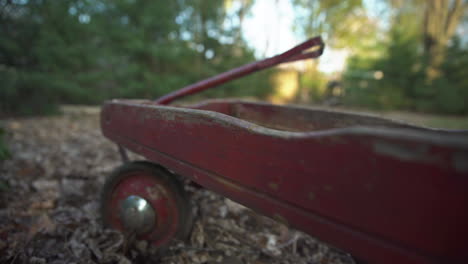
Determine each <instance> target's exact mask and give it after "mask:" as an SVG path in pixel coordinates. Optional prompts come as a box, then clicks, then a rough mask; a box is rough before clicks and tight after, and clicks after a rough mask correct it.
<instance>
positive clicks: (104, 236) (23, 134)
mask: <svg viewBox="0 0 468 264" xmlns="http://www.w3.org/2000/svg"><path fill="white" fill-rule="evenodd" d="M98 111H99V110H98V108H93V107H91V108H73V107H72V108H71V109H65V113H64V114H62V115H60V116H52V117H37V118H26V119H25V118H23V119H8V120H2V121H0V122H1V123H0V125H1V126H2V127H4V128H5V129H6V130H7V133H8V134H7V137H6V144H7V147H8V149H9V150H10V152H11V158H9V159H8V160H6V161H2V162H0V263H12V264H13V263H41V264H42V263H51V264H52V263H54V264H59V263H120V264H124V263H207V264H211V263H227V264H241V263H255V264H263V263H304V264H306V263H307V264H315V263H320V264H326V263H336V264H338V263H354V261H353V260H352V258H351V257H350V256H349V255H348V254H345V253H342V252H340V251H338V250H336V249H333V248H331V247H329V246H327V245H326V244H323V243H320V242H319V241H317V240H316V239H314V238H312V237H310V236H308V235H306V234H303V233H301V232H298V231H295V230H291V229H288V228H287V227H286V226H284V225H282V224H279V223H277V222H275V221H273V220H270V219H269V218H266V217H263V216H260V215H258V214H256V213H255V212H253V211H252V210H250V209H247V208H245V207H243V206H241V205H239V204H237V203H234V202H232V201H230V200H228V199H226V198H224V197H222V196H220V195H217V194H215V193H213V192H211V191H208V190H204V189H195V188H192V189H190V188H187V189H188V191H189V192H190V195H191V201H192V203H193V206H195V210H194V211H195V212H197V213H196V214H197V216H196V220H195V221H194V226H193V230H192V233H191V236H190V238H189V240H188V241H186V242H179V243H174V244H173V245H172V246H171V247H170V249H169V250H167V251H164V252H160V251H158V250H155V249H154V248H152V247H151V246H150V245H148V243H147V242H145V241H138V242H136V243H133V244H131V245H129V244H128V243H127V242H126V240H125V238H124V237H123V236H122V234H121V233H119V232H116V231H113V230H108V229H104V228H103V227H102V226H101V224H100V215H99V212H98V210H99V209H98V208H99V202H98V201H99V193H100V189H101V187H102V185H103V183H104V181H105V179H106V176H107V175H109V173H110V172H111V171H112V170H113V169H115V168H116V167H118V166H119V165H120V163H121V162H120V158H119V156H118V153H117V151H116V147H115V145H114V144H113V143H111V142H110V141H108V140H107V139H105V138H104V137H103V136H102V135H101V132H100V129H99V115H98ZM134 158H137V159H138V157H134Z"/></svg>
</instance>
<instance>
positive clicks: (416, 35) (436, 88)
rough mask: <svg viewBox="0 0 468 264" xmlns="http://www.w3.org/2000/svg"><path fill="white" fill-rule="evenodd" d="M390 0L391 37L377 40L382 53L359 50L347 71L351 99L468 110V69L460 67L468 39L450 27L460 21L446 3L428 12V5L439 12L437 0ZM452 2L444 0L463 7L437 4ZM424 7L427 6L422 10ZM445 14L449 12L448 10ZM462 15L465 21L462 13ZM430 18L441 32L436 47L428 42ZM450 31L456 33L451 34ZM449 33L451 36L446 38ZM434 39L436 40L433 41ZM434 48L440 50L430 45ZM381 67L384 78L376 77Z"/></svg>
mask: <svg viewBox="0 0 468 264" xmlns="http://www.w3.org/2000/svg"><path fill="white" fill-rule="evenodd" d="M385 2H386V3H388V4H389V5H388V8H390V11H389V13H391V16H390V17H389V22H390V23H389V24H390V26H389V27H388V30H387V38H385V39H382V41H380V43H379V44H378V45H377V46H376V48H379V49H382V51H383V52H382V53H381V55H380V56H379V57H373V58H370V57H366V56H362V55H360V56H353V57H351V58H350V60H349V62H348V67H347V71H346V73H345V82H346V84H347V85H346V88H347V95H346V102H347V103H350V104H355V105H363V106H368V107H373V108H384V109H395V108H406V109H410V110H416V111H425V112H438V113H449V114H463V113H467V112H468V105H467V103H465V102H468V93H467V92H465V91H466V90H467V89H468V85H467V84H468V83H467V82H466V79H467V78H466V75H463V74H461V73H460V70H461V69H462V68H463V67H466V65H465V63H466V59H467V55H468V53H467V50H466V45H465V46H463V45H462V44H461V41H460V40H459V38H458V37H457V36H456V35H455V32H452V33H450V32H449V31H448V30H447V29H448V28H447V27H452V26H453V24H451V23H454V21H455V20H453V21H452V20H451V21H452V22H448V21H449V20H450V19H449V18H448V17H444V15H443V14H444V12H447V9H445V8H444V7H442V8H441V9H440V10H438V11H437V12H438V14H437V16H436V15H434V14H432V15H429V13H430V12H429V13H428V9H431V12H435V13H437V12H436V11H435V10H432V8H434V7H431V6H430V5H434V3H433V2H429V1H401V0H400V1H397V0H390V1H385ZM448 3H450V4H453V5H454V6H452V7H450V8H448V6H449V5H447V6H445V7H446V8H448V10H452V11H453V12H455V11H454V10H458V8H459V7H455V6H456V5H458V4H457V2H456V1H446V2H444V3H441V2H440V3H439V2H438V3H436V4H437V5H442V4H443V5H445V4H448ZM421 9H424V10H426V12H420V11H421ZM449 13H450V12H449ZM446 15H447V16H450V15H448V14H447V13H446ZM462 18H463V16H462ZM428 20H429V21H428ZM458 21H461V18H460V19H458ZM428 24H431V25H432V26H431V27H432V28H433V29H431V30H435V31H434V32H437V34H438V35H439V36H438V37H437V38H438V39H437V40H431V41H429V42H430V43H432V44H430V45H436V46H437V48H435V46H432V47H431V48H429V47H428V43H427V41H428V34H429V35H431V34H433V33H428V30H429V29H428ZM435 24H437V26H435ZM448 24H451V25H452V26H448ZM440 25H443V26H440ZM439 26H440V27H439ZM455 27H456V25H455ZM436 28H438V29H436ZM441 31H445V32H441ZM450 31H451V30H450ZM449 33H450V34H451V36H454V37H451V36H449V35H450V34H449ZM444 38H449V39H445V40H443V39H444ZM434 41H435V42H437V44H434V43H433V42H434ZM432 48H435V49H437V50H438V51H437V52H435V51H430V50H431V49H432ZM434 52H435V53H434ZM436 53H437V54H436ZM455 54H457V55H455ZM455 56H457V57H455ZM435 62H437V63H435ZM459 67H462V68H459ZM358 72H362V73H368V74H367V76H365V74H364V75H363V74H361V76H359V75H356V74H355V73H358ZM376 72H382V78H375V76H376V75H374V74H375V73H376Z"/></svg>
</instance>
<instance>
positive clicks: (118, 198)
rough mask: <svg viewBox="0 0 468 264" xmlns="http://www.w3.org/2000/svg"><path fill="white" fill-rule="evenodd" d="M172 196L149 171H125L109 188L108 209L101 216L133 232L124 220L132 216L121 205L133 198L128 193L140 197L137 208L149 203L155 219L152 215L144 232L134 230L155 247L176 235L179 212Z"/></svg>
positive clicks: (163, 182) (162, 183)
mask: <svg viewBox="0 0 468 264" xmlns="http://www.w3.org/2000/svg"><path fill="white" fill-rule="evenodd" d="M175 195H176V194H175V193H173V191H172V189H171V188H170V187H169V186H168V184H167V182H165V181H163V180H161V179H158V178H157V177H155V176H154V175H152V174H151V173H148V172H145V171H135V172H131V173H128V174H126V175H125V177H123V179H122V180H120V181H119V182H118V183H117V184H116V185H115V187H114V188H113V190H111V195H110V197H109V200H108V201H107V205H108V210H106V211H107V213H106V215H105V216H104V217H105V218H106V220H107V223H108V224H109V225H110V226H111V227H113V228H115V229H118V230H121V231H123V232H128V231H132V230H128V224H127V223H126V222H125V221H126V220H125V219H131V218H133V216H132V215H126V214H129V212H131V211H129V210H125V208H124V204H125V202H126V200H127V201H128V198H129V197H130V199H131V198H133V197H131V196H136V197H137V199H140V207H141V206H142V205H143V206H144V205H146V206H147V205H148V204H149V206H150V207H148V210H154V214H153V215H154V218H153V217H152V218H151V219H154V223H150V227H149V228H147V227H148V226H146V228H144V230H145V231H144V232H137V237H138V239H142V240H149V241H151V242H152V243H153V245H155V246H161V245H163V244H166V243H167V242H168V241H169V240H170V239H172V238H173V237H174V236H176V233H177V230H178V225H179V222H180V214H179V211H178V207H177V202H176V197H175ZM141 198H142V199H141ZM143 199H144V200H143ZM142 201H143V202H142ZM144 201H146V202H147V204H146V203H145V202H144ZM137 206H138V205H137ZM132 209H133V208H132ZM151 225H152V226H153V228H151ZM140 230H141V229H140Z"/></svg>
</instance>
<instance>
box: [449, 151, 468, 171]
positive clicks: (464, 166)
mask: <svg viewBox="0 0 468 264" xmlns="http://www.w3.org/2000/svg"><path fill="white" fill-rule="evenodd" d="M452 163H453V165H452V166H453V168H454V169H455V171H457V172H460V173H468V152H457V153H455V154H454V155H453V157H452Z"/></svg>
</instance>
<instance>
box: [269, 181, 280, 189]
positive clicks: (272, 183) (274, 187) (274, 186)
mask: <svg viewBox="0 0 468 264" xmlns="http://www.w3.org/2000/svg"><path fill="white" fill-rule="evenodd" d="M268 187H270V189H273V190H275V191H276V190H278V184H277V183H275V182H270V183H268Z"/></svg>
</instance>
